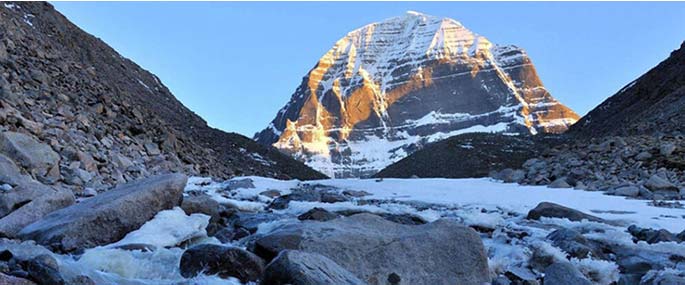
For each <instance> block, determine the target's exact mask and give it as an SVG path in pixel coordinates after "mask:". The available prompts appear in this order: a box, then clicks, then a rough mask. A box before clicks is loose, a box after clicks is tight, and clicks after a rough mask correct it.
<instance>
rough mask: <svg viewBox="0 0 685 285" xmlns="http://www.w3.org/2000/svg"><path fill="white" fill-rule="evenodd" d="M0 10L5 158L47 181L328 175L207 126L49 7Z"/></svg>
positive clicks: (94, 184)
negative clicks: (167, 175) (178, 175)
mask: <svg viewBox="0 0 685 285" xmlns="http://www.w3.org/2000/svg"><path fill="white" fill-rule="evenodd" d="M4 4H6V5H0V19H2V21H0V35H2V38H1V39H0V153H2V154H4V155H6V156H8V157H10V158H12V159H13V160H14V161H15V162H16V163H17V165H19V166H20V167H22V168H23V169H24V170H25V172H26V173H30V174H32V175H33V176H34V178H36V179H38V180H39V181H41V182H44V183H48V184H53V183H59V184H63V185H65V186H68V187H71V188H75V189H76V190H82V189H83V188H93V189H96V190H99V191H103V190H106V189H109V188H111V186H113V185H116V184H120V183H126V182H130V181H134V180H136V179H139V178H143V177H149V176H152V175H156V174H163V173H169V172H183V173H186V174H192V175H203V176H215V177H231V176H234V175H259V176H269V177H279V178H300V179H311V178H323V177H324V176H323V175H321V174H320V173H317V172H316V171H314V170H312V169H310V168H308V167H306V166H305V165H304V164H302V163H301V162H298V161H295V160H293V159H291V158H290V157H288V156H287V155H284V154H282V153H281V152H279V151H278V150H276V149H274V148H273V147H264V146H262V145H260V144H258V143H255V142H254V141H252V140H251V139H249V138H247V137H244V136H241V135H238V134H233V133H226V132H223V131H220V130H217V129H213V128H211V127H209V126H208V125H207V124H206V122H205V121H204V120H202V118H200V117H199V116H197V115H196V114H195V113H193V112H192V111H190V110H189V109H188V108H186V107H185V106H183V105H182V104H181V103H180V102H179V101H178V100H176V98H174V96H173V95H172V94H171V93H170V92H169V90H168V89H167V88H166V87H165V86H164V85H163V84H162V82H161V81H160V79H159V78H157V77H156V76H155V75H153V74H151V73H150V72H148V71H145V70H144V69H142V68H141V67H140V66H138V65H136V64H135V63H134V62H132V61H130V60H128V59H126V58H124V57H123V56H121V55H120V54H118V53H117V52H116V51H115V50H113V49H112V48H111V47H109V46H108V45H107V44H105V43H104V42H102V41H101V40H99V39H97V38H95V37H93V36H91V35H89V34H87V33H85V32H84V31H82V30H81V29H79V28H78V27H76V26H75V25H73V24H72V23H71V22H69V21H68V20H67V19H66V18H65V17H64V16H62V15H61V14H59V13H58V12H57V11H55V10H54V8H53V7H52V5H50V4H49V3H45V2H27V3H11V2H6V3H4Z"/></svg>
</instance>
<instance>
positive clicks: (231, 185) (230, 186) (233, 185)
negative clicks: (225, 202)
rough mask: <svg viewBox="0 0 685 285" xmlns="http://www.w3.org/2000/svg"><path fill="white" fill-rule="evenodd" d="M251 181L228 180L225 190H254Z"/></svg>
mask: <svg viewBox="0 0 685 285" xmlns="http://www.w3.org/2000/svg"><path fill="white" fill-rule="evenodd" d="M252 182H253V181H252V179H250V178H243V179H233V180H229V181H227V182H226V187H225V189H226V190H236V189H242V188H255V186H254V183H252Z"/></svg>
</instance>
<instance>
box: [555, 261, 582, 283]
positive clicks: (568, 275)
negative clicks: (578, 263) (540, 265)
mask: <svg viewBox="0 0 685 285" xmlns="http://www.w3.org/2000/svg"><path fill="white" fill-rule="evenodd" d="M544 280H545V281H544V284H554V285H592V282H590V280H588V279H587V278H585V276H583V274H582V273H580V271H578V269H576V268H575V267H573V265H571V264H570V263H568V262H556V263H554V264H552V265H550V266H548V267H547V268H546V269H545V279H544Z"/></svg>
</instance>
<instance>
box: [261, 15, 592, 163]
mask: <svg viewBox="0 0 685 285" xmlns="http://www.w3.org/2000/svg"><path fill="white" fill-rule="evenodd" d="M577 119H578V115H577V114H576V113H574V112H573V111H572V110H570V109H569V108H567V107H565V106H564V105H562V104H561V103H559V102H558V101H557V100H555V99H554V98H553V97H552V96H551V95H550V93H549V92H548V91H547V89H545V87H544V86H543V85H542V82H541V81H540V79H539V78H538V75H537V72H536V71H535V67H534V66H533V64H532V63H531V60H530V59H529V58H528V56H527V54H526V53H525V51H523V50H522V49H520V48H518V47H516V46H498V45H493V44H492V43H491V42H490V41H489V40H488V39H486V38H485V37H483V36H480V35H477V34H475V33H473V32H471V31H470V30H468V29H466V28H465V27H464V26H463V25H462V24H461V23H459V22H457V21H455V20H453V19H449V18H438V17H434V16H429V15H425V14H421V13H418V12H413V11H409V12H407V13H406V14H405V15H403V16H400V17H395V18H391V19H387V20H385V21H382V22H378V23H372V24H369V25H366V26H364V27H362V28H359V29H357V30H354V31H352V32H350V33H348V34H347V35H346V36H345V37H343V38H342V39H340V40H338V41H337V42H336V43H335V45H334V46H333V48H331V49H330V50H329V51H328V52H327V53H326V54H324V55H323V56H322V57H321V59H319V61H318V63H317V64H316V65H315V66H314V68H313V69H312V70H310V71H309V73H308V74H307V75H306V76H305V77H304V78H303V81H302V83H301V84H300V86H299V87H298V88H297V89H296V90H295V93H294V94H293V95H292V97H291V99H290V101H289V102H288V103H287V104H286V105H285V106H284V107H283V108H282V109H281V110H280V111H279V112H278V114H277V115H276V118H275V119H274V120H273V121H272V122H271V124H269V126H268V127H267V128H266V129H264V130H263V131H261V132H259V133H257V134H256V135H255V139H256V140H257V141H258V142H260V143H262V144H265V145H273V146H275V147H276V148H278V149H280V150H281V151H284V152H286V153H289V154H291V155H293V156H294V157H295V158H297V159H300V160H302V161H304V162H305V163H306V164H308V165H309V166H311V167H313V168H315V169H317V170H319V171H322V172H324V173H326V174H328V175H331V176H335V177H362V176H368V175H371V174H373V173H375V172H377V171H378V170H379V169H381V168H383V167H385V166H387V165H389V164H391V163H393V162H395V161H397V160H399V159H401V158H403V157H405V156H407V155H408V154H410V153H412V152H414V151H415V150H417V149H419V148H421V147H422V146H423V145H424V144H426V143H430V142H434V141H437V140H440V139H444V138H447V137H449V136H453V135H456V134H461V133H468V132H501V133H518V134H521V133H525V134H537V133H539V132H552V133H558V132H563V131H565V130H566V129H568V127H569V126H570V125H571V124H573V123H574V122H575V121H576V120H577Z"/></svg>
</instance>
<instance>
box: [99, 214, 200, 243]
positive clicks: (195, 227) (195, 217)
mask: <svg viewBox="0 0 685 285" xmlns="http://www.w3.org/2000/svg"><path fill="white" fill-rule="evenodd" d="M209 218H210V217H209V216H207V215H204V214H191V215H186V214H185V212H183V209H181V208H179V207H175V208H173V209H171V210H165V211H161V212H159V213H157V215H155V217H154V218H153V219H152V220H149V221H148V222H146V223H145V224H143V226H141V227H140V229H138V230H135V231H132V232H130V233H128V234H127V235H126V236H125V237H124V238H123V239H122V240H120V241H118V242H115V243H112V244H109V245H107V246H105V247H107V248H115V247H118V246H122V245H127V244H149V245H154V246H156V247H158V248H162V247H169V246H174V245H177V244H180V243H181V242H184V241H187V240H191V239H194V238H201V237H206V236H207V231H206V228H207V225H208V224H209Z"/></svg>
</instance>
